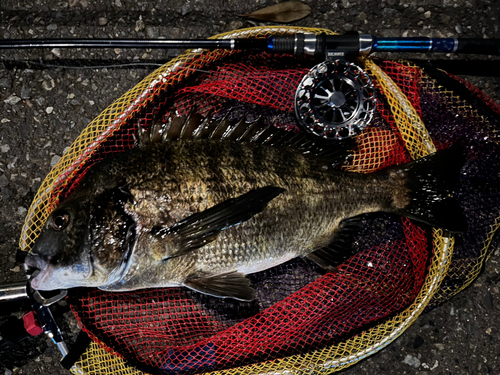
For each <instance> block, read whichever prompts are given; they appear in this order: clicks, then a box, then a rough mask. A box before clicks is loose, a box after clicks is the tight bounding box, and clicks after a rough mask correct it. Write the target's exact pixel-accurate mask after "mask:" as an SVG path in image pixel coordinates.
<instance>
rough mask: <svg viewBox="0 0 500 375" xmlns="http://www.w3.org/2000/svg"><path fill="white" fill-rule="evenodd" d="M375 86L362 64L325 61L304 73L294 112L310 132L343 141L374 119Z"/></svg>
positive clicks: (298, 88)
mask: <svg viewBox="0 0 500 375" xmlns="http://www.w3.org/2000/svg"><path fill="white" fill-rule="evenodd" d="M376 104H377V100H376V97H375V87H374V85H373V83H372V81H371V79H370V77H369V76H368V74H366V73H365V72H364V71H363V70H362V69H361V68H360V67H359V66H357V65H355V64H353V63H351V62H347V61H343V60H336V61H325V62H322V63H320V64H318V65H316V66H314V67H313V68H312V69H311V70H310V71H309V73H307V75H305V76H304V78H303V79H302V81H301V82H300V84H299V86H298V87H297V91H296V93H295V115H296V117H297V120H298V122H299V125H301V126H302V127H304V128H305V129H307V131H309V132H311V133H313V134H315V135H317V136H320V137H323V138H326V139H337V140H341V139H344V138H349V137H352V136H354V135H357V134H359V133H360V132H361V131H362V130H363V129H364V128H365V127H366V126H367V125H368V124H369V123H370V121H371V120H372V118H373V113H374V111H375V108H376Z"/></svg>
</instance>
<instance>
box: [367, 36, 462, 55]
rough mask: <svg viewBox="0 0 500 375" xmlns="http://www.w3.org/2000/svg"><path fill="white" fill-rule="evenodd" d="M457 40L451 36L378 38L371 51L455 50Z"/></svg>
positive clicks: (445, 51)
mask: <svg viewBox="0 0 500 375" xmlns="http://www.w3.org/2000/svg"><path fill="white" fill-rule="evenodd" d="M457 48H458V40H457V39H452V38H425V37H419V38H378V39H376V40H375V41H374V44H373V50H372V51H373V52H443V53H452V52H456V51H457Z"/></svg>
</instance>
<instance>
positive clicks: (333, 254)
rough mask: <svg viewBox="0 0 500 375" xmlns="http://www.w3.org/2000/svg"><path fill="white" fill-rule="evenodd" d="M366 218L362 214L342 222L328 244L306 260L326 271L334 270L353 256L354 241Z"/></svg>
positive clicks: (309, 255)
mask: <svg viewBox="0 0 500 375" xmlns="http://www.w3.org/2000/svg"><path fill="white" fill-rule="evenodd" d="M366 216H367V215H366V214H364V215H358V216H355V217H352V218H349V219H345V220H342V221H341V222H340V225H339V227H338V228H337V230H336V231H335V232H334V234H333V237H332V240H331V242H330V244H328V245H327V246H325V247H323V248H321V249H318V250H315V251H313V252H312V253H310V254H308V255H307V256H306V257H307V259H309V260H311V261H313V262H314V263H316V264H317V265H318V266H320V267H321V268H324V269H326V270H329V271H333V270H336V269H337V266H338V265H339V264H341V263H343V262H344V261H346V260H347V259H349V258H350V257H351V256H352V255H353V252H354V249H353V244H354V239H355V238H356V236H357V234H358V232H359V230H360V229H361V227H362V225H363V223H364V218H365V217H366Z"/></svg>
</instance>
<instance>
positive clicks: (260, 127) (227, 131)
mask: <svg viewBox="0 0 500 375" xmlns="http://www.w3.org/2000/svg"><path fill="white" fill-rule="evenodd" d="M173 112H174V111H172V113H173ZM201 139H213V140H229V141H236V142H252V143H259V144H265V145H269V146H272V147H290V148H294V149H296V150H297V151H299V152H301V153H303V154H306V155H311V156H313V157H320V158H324V159H325V160H328V161H329V162H330V164H332V165H337V164H342V163H343V162H344V161H345V160H346V158H347V156H348V155H349V153H350V149H351V148H352V141H351V140H346V141H330V140H326V139H323V138H320V137H317V136H314V135H311V134H309V133H306V132H296V131H294V130H286V129H282V128H277V127H275V126H272V125H269V124H265V123H264V122H263V121H262V120H261V118H260V117H259V118H257V120H255V121H253V122H247V121H246V116H243V117H242V118H240V119H239V120H230V119H229V113H227V114H226V115H225V116H224V117H222V118H220V119H214V118H213V115H212V113H209V114H208V115H207V116H206V117H203V116H201V115H200V114H199V113H197V112H196V108H195V109H193V110H192V111H191V112H190V113H189V114H188V115H187V116H177V115H175V114H171V115H170V116H169V117H168V119H167V121H165V122H161V121H159V120H158V119H155V120H153V124H152V126H151V127H150V128H149V129H147V130H144V129H142V128H139V145H140V146H145V145H148V144H151V143H158V142H166V141H177V140H201Z"/></svg>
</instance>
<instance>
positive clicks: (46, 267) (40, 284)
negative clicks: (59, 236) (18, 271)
mask: <svg viewBox="0 0 500 375" xmlns="http://www.w3.org/2000/svg"><path fill="white" fill-rule="evenodd" d="M24 265H25V268H26V269H27V273H29V274H31V276H30V284H31V287H32V288H33V289H35V290H54V289H59V287H56V286H55V285H53V284H54V282H53V281H51V276H52V275H53V273H54V270H53V268H54V267H53V266H52V267H51V265H50V264H49V263H47V262H46V261H45V260H44V259H42V258H41V257H40V256H38V255H34V254H31V253H30V254H28V255H27V256H26V259H25V260H24Z"/></svg>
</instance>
